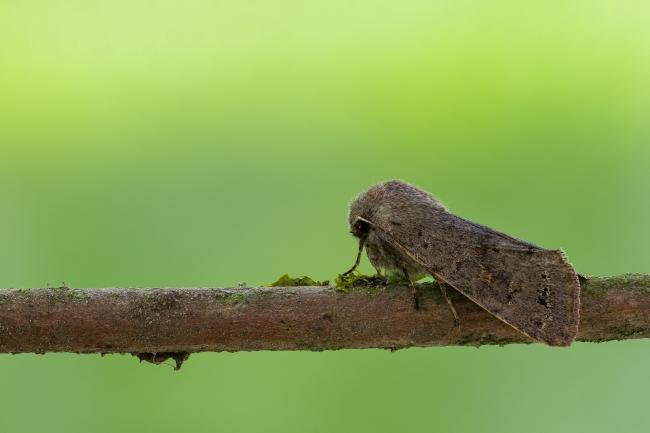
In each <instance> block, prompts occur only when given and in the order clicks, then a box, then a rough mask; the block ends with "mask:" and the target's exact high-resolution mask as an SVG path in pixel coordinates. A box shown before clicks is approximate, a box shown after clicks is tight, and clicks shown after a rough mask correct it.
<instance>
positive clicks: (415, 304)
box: [401, 266, 420, 310]
mask: <svg viewBox="0 0 650 433" xmlns="http://www.w3.org/2000/svg"><path fill="white" fill-rule="evenodd" d="M401 269H402V272H403V273H404V277H405V278H406V280H407V281H408V282H409V286H411V296H413V307H415V309H416V310H419V309H420V299H419V298H418V291H417V290H416V288H415V284H413V281H412V280H411V276H410V275H409V273H408V271H407V270H406V268H405V267H404V266H402V267H401Z"/></svg>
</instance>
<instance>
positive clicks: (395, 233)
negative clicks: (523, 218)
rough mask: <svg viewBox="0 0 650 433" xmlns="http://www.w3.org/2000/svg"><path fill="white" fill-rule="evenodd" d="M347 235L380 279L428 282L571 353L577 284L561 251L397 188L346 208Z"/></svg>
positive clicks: (376, 190)
mask: <svg viewBox="0 0 650 433" xmlns="http://www.w3.org/2000/svg"><path fill="white" fill-rule="evenodd" d="M348 222H349V225H350V232H351V233H352V234H353V235H354V236H356V237H357V238H359V251H358V254H357V258H356V261H355V264H354V266H353V267H352V269H350V270H349V271H348V272H346V273H345V274H349V273H351V272H353V271H354V270H355V269H356V268H357V266H358V265H359V261H360V259H361V254H362V252H363V249H364V247H365V250H366V253H367V255H368V259H369V260H370V262H371V263H372V265H373V266H374V267H375V269H376V270H377V272H378V273H381V272H382V271H387V272H392V273H395V272H397V273H401V274H402V275H403V276H404V277H405V278H406V279H408V281H409V282H411V288H412V291H413V295H414V302H415V305H416V308H417V294H416V291H415V286H414V285H413V282H414V281H417V280H419V279H421V278H422V277H424V276H426V275H427V274H429V275H431V276H433V278H435V279H436V280H437V281H438V282H439V283H440V284H439V285H440V287H441V289H442V291H443V295H444V297H445V299H446V300H447V302H448V303H449V306H450V308H451V311H452V313H453V315H454V317H455V319H456V320H458V316H457V314H456V312H455V309H454V308H453V304H452V303H451V301H450V300H449V298H448V297H447V294H446V292H445V285H448V286H450V287H453V288H454V289H456V290H457V291H459V292H460V293H462V294H463V295H465V296H466V297H467V298H469V299H470V300H471V301H473V302H474V303H476V304H478V305H479V306H481V307H482V308H484V309H485V310H486V311H488V312H489V313H490V314H492V315H494V316H495V317H497V318H498V319H500V320H502V321H503V322H505V323H507V324H508V325H510V326H512V327H513V328H515V329H517V330H518V331H520V332H522V333H524V334H526V335H527V336H529V337H531V338H532V339H534V340H537V341H541V342H543V343H546V344H548V345H551V346H568V345H570V344H571V342H573V340H574V339H575V336H576V334H577V331H578V322H579V316H580V283H579V280H578V275H577V274H576V272H575V271H574V269H573V267H572V266H571V264H569V263H568V262H567V259H566V257H565V255H564V253H563V251H562V250H547V249H544V248H541V247H538V246H536V245H533V244H531V243H529V242H526V241H523V240H520V239H517V238H514V237H512V236H509V235H507V234H505V233H501V232H498V231H496V230H493V229H491V228H489V227H486V226H484V225H481V224H477V223H474V222H472V221H469V220H466V219H464V218H461V217H459V216H456V215H454V214H453V213H451V212H449V211H448V210H447V209H446V208H445V206H444V205H443V204H442V203H440V202H439V201H438V200H436V199H435V198H434V197H433V196H431V195H430V194H429V193H427V192H426V191H423V190H421V189H419V188H417V187H415V186H413V185H410V184H408V183H406V182H403V181H399V180H391V181H388V182H384V183H380V184H377V185H374V186H371V187H370V188H369V189H368V190H366V191H365V192H363V193H361V194H360V195H358V196H357V197H356V198H355V199H354V200H353V201H352V202H351V204H350V212H349V216H348Z"/></svg>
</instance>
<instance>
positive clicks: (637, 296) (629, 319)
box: [0, 274, 650, 362]
mask: <svg viewBox="0 0 650 433" xmlns="http://www.w3.org/2000/svg"><path fill="white" fill-rule="evenodd" d="M418 290H419V294H420V310H419V311H415V310H414V309H413V304H412V298H411V294H410V290H409V289H408V288H405V287H377V288H355V289H353V290H351V291H350V292H349V293H338V292H336V291H335V290H334V289H333V288H332V287H328V286H323V287H318V286H309V287H255V288H232V289H221V288H186V289H173V288H170V289H121V288H112V289H71V288H67V287H61V288H48V289H8V290H0V353H19V352H35V353H45V352H78V353H89V352H102V353H137V354H139V356H140V357H141V359H147V357H149V358H151V357H153V358H152V359H148V360H149V361H154V362H158V361H159V360H160V359H161V358H160V359H156V355H151V354H161V355H164V354H167V356H172V357H174V354H178V353H181V354H183V353H185V352H198V351H241V350H326V349H341V348H370V347H379V348H389V349H397V348H402V347H409V346H447V345H472V346H478V345H482V344H509V343H529V342H531V341H530V339H528V338H527V337H525V336H524V335H522V334H521V333H519V332H517V331H516V330H514V329H512V328H511V327H509V326H508V325H505V324H504V323H502V322H500V321H499V320H497V319H495V318H494V317H493V316H491V315H490V314H488V313H487V312H485V311H484V310H482V309H481V308H480V307H478V306H476V305H475V304H474V303H472V302H470V301H468V300H467V299H466V298H464V297H463V296H462V295H460V294H458V293H450V295H451V297H452V299H453V302H454V304H455V306H456V309H457V311H458V314H459V316H460V319H461V325H460V327H459V328H456V327H455V326H454V320H453V318H452V316H451V313H450V311H449V308H448V306H447V305H446V303H445V302H444V300H443V299H442V296H441V295H440V291H439V290H438V287H437V285H436V283H428V284H421V285H419V286H418ZM648 337H650V275H639V274H627V275H620V276H616V277H604V278H601V277H598V278H596V277H594V278H590V279H587V280H586V281H583V282H582V308H581V322H580V331H579V333H578V340H579V341H605V340H622V339H629V338H648ZM170 353H171V354H170ZM147 354H150V355H147ZM179 356H180V355H179Z"/></svg>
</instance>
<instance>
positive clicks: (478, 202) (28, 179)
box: [0, 0, 650, 433]
mask: <svg viewBox="0 0 650 433" xmlns="http://www.w3.org/2000/svg"><path fill="white" fill-rule="evenodd" d="M649 14H650V6H648V3H646V2H641V1H596V0H591V1H532V2H520V1H501V0H499V1H492V2H474V1H411V0H407V1H402V2H388V1H369V0H361V1H337V0H334V1H332V0H330V1H319V2H302V1H269V2H263V1H258V0H249V1H199V0H189V1H185V2H174V1H140V0H137V1H112V2H99V1H73V0H66V1H59V0H49V1H11V0H1V1H0V245H1V248H0V287H39V286H45V285H46V284H53V285H58V284H60V283H61V282H65V283H66V284H68V285H70V286H73V287H109V286H232V285H235V284H236V283H238V282H246V283H248V284H249V285H254V284H260V283H266V282H270V281H273V280H274V279H275V278H276V277H278V276H279V275H280V274H282V273H285V272H289V273H291V274H292V275H303V274H306V275H310V276H312V277H314V278H318V279H327V278H332V277H334V276H335V275H336V274H337V273H339V272H341V271H342V270H345V269H346V268H347V267H349V266H350V265H351V262H352V260H353V259H354V254H355V248H356V243H355V241H354V240H353V239H352V238H351V236H350V235H349V234H348V233H347V226H346V212H347V209H346V206H347V203H348V201H349V200H350V199H351V198H352V197H353V196H354V195H355V194H356V193H358V192H359V191H361V190H362V189H363V188H365V187H367V186H368V185H370V184H372V183H374V182H378V181H381V180H386V179H391V178H402V179H405V180H408V181H410V182H413V183H415V184H417V185H419V186H421V187H423V188H425V189H427V190H429V191H431V192H432V193H434V194H435V195H436V196H438V197H439V198H440V199H441V200H442V201H443V202H444V203H445V204H446V205H447V206H448V207H449V208H450V209H451V210H453V211H454V212H456V213H458V214H460V215H463V216H465V217H468V218H470V219H473V220H476V221H479V222H481V223H484V224H487V225H490V226H492V227H494V228H497V229H499V230H502V231H506V232H508V233H510V234H513V235H515V236H519V237H521V238H524V239H526V240H529V241H532V242H535V243H538V244H540V245H542V246H546V247H549V248H556V247H562V248H564V249H565V250H566V251H567V253H568V255H569V258H570V260H571V261H572V263H573V264H574V265H575V266H576V268H577V269H578V271H580V272H582V273H586V274H597V275H608V274H618V273H623V272H650V261H649V259H648V254H647V251H648V245H649V244H650V224H648V221H649V219H650V200H648V188H649V186H650V170H649V167H650V123H649V120H648V119H649V112H650V111H649V110H650V79H649V78H650V26H649V25H648V19H649V17H650V15H649ZM364 260H365V259H364ZM363 269H364V270H365V271H367V272H369V271H370V270H371V268H370V266H369V265H368V263H367V261H364V265H363ZM648 359H650V342H648V341H642V340H641V341H627V342H611V343H604V344H583V343H577V344H575V345H573V346H572V347H571V348H569V349H552V348H548V347H544V346H541V345H515V346H508V347H503V348H498V347H483V348H480V349H474V348H427V349H409V350H403V351H399V352H396V353H390V352H387V351H382V350H364V351H352V350H346V351H337V352H324V353H308V352H295V353H289V352H284V353H270V352H260V353H235V354H214V353H206V354H196V355H193V356H192V357H191V359H190V361H189V362H188V363H187V364H186V366H184V367H183V370H182V371H180V372H179V373H174V372H172V369H171V368H170V367H168V366H152V365H145V364H138V362H137V360H135V359H134V358H131V357H127V356H119V355H114V356H108V357H105V358H100V357H99V355H96V356H95V355H88V356H77V355H70V354H51V355H45V356H37V355H16V356H10V355H0V407H1V408H2V409H1V411H0V432H3V433H4V432H8V433H22V432H66V433H69V432H116V431H120V432H143V431H156V432H159V433H163V432H178V431H188V432H214V431H227V432H260V431H278V432H395V431H404V432H429V431H455V432H471V431H474V432H500V433H501V432H522V431H525V432H548V431H553V432H569V431H570V432H576V431H588V432H591V433H595V432H611V431H625V432H641V431H647V428H648V423H649V422H650V412H648V402H647V395H648V394H647V393H648V389H649V387H650V373H649V372H648V368H647V366H648Z"/></svg>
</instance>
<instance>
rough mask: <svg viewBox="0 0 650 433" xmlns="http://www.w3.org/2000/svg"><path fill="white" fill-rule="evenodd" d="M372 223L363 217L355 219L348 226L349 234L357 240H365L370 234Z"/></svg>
mask: <svg viewBox="0 0 650 433" xmlns="http://www.w3.org/2000/svg"><path fill="white" fill-rule="evenodd" d="M371 226H372V223H371V222H370V221H368V220H367V219H365V218H363V217H360V216H358V217H356V218H355V219H354V221H353V222H352V224H350V233H352V234H353V235H354V236H356V237H358V238H359V239H365V238H367V237H368V233H370V228H371Z"/></svg>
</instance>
